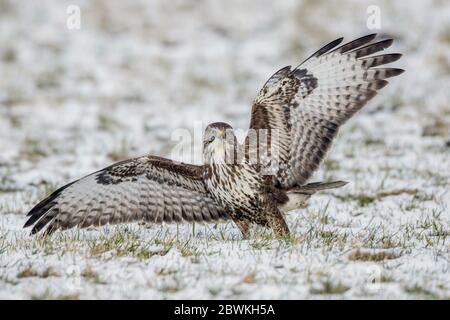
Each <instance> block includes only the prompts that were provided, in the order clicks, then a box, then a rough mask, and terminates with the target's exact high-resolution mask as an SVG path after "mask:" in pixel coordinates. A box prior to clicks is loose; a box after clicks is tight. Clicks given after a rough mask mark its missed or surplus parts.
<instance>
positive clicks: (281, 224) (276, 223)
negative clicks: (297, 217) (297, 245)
mask: <svg viewBox="0 0 450 320" xmlns="http://www.w3.org/2000/svg"><path fill="white" fill-rule="evenodd" d="M263 210H264V211H265V213H266V218H267V223H268V225H269V227H270V228H272V230H273V231H274V232H275V234H276V235H277V237H280V238H283V237H287V236H289V234H290V232H289V227H288V225H287V224H286V221H285V220H284V218H283V214H282V213H281V211H280V210H278V207H277V205H276V204H275V203H273V202H272V201H267V202H265V204H264V207H263Z"/></svg>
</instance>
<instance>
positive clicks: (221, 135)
mask: <svg viewBox="0 0 450 320" xmlns="http://www.w3.org/2000/svg"><path fill="white" fill-rule="evenodd" d="M217 136H218V137H219V138H223V137H225V130H219V131H218V132H217Z"/></svg>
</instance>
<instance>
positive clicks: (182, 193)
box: [24, 157, 228, 234]
mask: <svg viewBox="0 0 450 320" xmlns="http://www.w3.org/2000/svg"><path fill="white" fill-rule="evenodd" d="M202 174H203V167H202V166H195V165H189V164H182V163H175V162H173V161H170V160H167V159H163V158H159V157H141V158H135V159H130V160H127V161H123V162H119V163H117V164H114V165H112V166H110V167H107V168H105V169H103V170H100V171H97V172H95V173H93V174H90V175H88V176H86V177H84V178H82V179H79V180H76V181H74V182H72V183H69V184H67V185H66V186H64V187H61V188H59V189H58V190H56V191H55V192H53V193H52V194H51V195H50V196H48V197H47V198H46V199H44V200H43V201H41V202H40V203H38V204H37V205H36V206H34V208H32V209H31V210H30V212H29V213H28V217H29V218H28V221H27V222H26V223H25V226H24V227H29V226H33V227H32V231H31V232H32V233H33V234H34V233H37V232H39V231H41V230H44V229H45V232H46V233H51V232H53V231H55V230H57V229H68V228H72V227H75V226H79V227H82V228H83V227H88V226H92V225H93V226H100V225H105V224H108V223H109V224H116V223H123V222H131V221H148V222H154V223H161V222H172V221H177V222H180V221H183V220H184V221H194V220H195V221H198V222H202V221H210V220H218V219H227V218H228V215H227V214H226V212H225V211H224V210H223V208H222V207H220V205H218V204H217V203H216V202H215V201H214V200H213V199H212V198H211V197H210V195H209V193H208V191H207V189H206V187H205V185H204V182H203V178H202Z"/></svg>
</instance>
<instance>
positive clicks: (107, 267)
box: [0, 0, 450, 299]
mask: <svg viewBox="0 0 450 320" xmlns="http://www.w3.org/2000/svg"><path fill="white" fill-rule="evenodd" d="M69 5H78V6H79V7H80V9H81V29H79V30H69V29H68V28H67V27H66V19H67V17H68V15H67V13H66V9H67V7H68V6H69ZM369 5H377V6H378V7H379V8H380V14H381V16H380V17H381V27H382V28H381V30H368V28H367V27H366V20H367V18H368V16H369V15H368V14H367V12H366V9H367V7H368V6H369ZM373 31H378V32H379V33H380V34H382V35H385V36H386V35H387V36H392V37H394V38H395V43H394V45H393V48H392V49H390V52H401V53H403V54H404V57H403V58H402V59H401V60H400V61H399V62H398V63H396V65H395V66H396V67H400V68H403V69H405V70H406V72H405V73H404V74H402V75H401V76H399V77H396V78H394V79H392V80H391V81H390V82H391V84H390V85H388V86H387V87H386V88H385V89H384V90H382V93H381V94H380V95H379V96H377V97H376V98H375V99H374V100H372V101H371V102H370V103H369V105H368V106H367V107H366V108H365V109H364V110H363V111H362V112H361V113H359V114H358V115H357V116H356V117H354V118H353V119H352V120H351V121H350V122H349V123H347V124H346V125H345V126H344V127H343V130H341V132H340V136H339V137H338V139H337V140H336V143H335V144H334V146H333V148H332V151H331V152H330V153H329V156H328V158H327V160H326V161H325V162H324V164H323V165H322V168H321V170H320V172H318V173H317V175H316V176H315V179H314V180H319V179H341V180H346V181H349V182H350V183H349V184H348V185H347V186H345V187H344V188H341V189H338V190H333V191H332V192H326V193H321V194H319V195H317V196H316V197H314V198H313V199H312V201H311V202H310V205H309V207H308V208H307V209H305V210H302V211H298V212H292V213H291V214H290V215H289V217H288V223H289V226H290V228H291V231H292V232H293V233H294V234H295V237H294V238H293V239H292V240H291V241H278V240H273V239H272V234H271V233H270V232H268V231H266V230H260V229H256V230H254V234H253V236H252V237H251V239H250V240H245V241H244V240H241V237H240V234H239V231H238V230H237V228H235V227H234V226H233V225H232V224H231V223H227V224H218V225H214V224H208V225H198V224H197V225H192V224H191V225H189V224H185V225H178V226H177V225H163V226H158V225H143V224H130V225H122V226H119V227H105V228H97V229H88V230H74V231H69V232H65V233H60V232H58V233H56V234H55V235H53V236H51V237H48V238H43V237H31V236H29V230H23V229H22V225H23V224H24V222H25V214H26V213H27V211H28V210H29V209H30V208H31V206H32V205H33V204H35V203H36V202H37V201H38V200H39V199H42V198H43V197H44V196H45V195H46V194H48V193H50V192H51V191H52V190H54V189H55V188H56V187H57V186H60V185H62V184H65V183H67V182H69V181H71V180H73V179H76V178H79V177H81V176H83V175H85V174H87V173H90V172H92V171H94V170H97V169H100V168H102V167H105V166H107V165H109V164H111V163H113V162H115V161H118V160H121V159H125V158H128V157H133V156H138V155H144V154H147V153H150V154H156V155H161V156H166V157H171V158H178V159H179V160H185V161H191V162H196V163H199V162H200V159H201V158H200V157H199V155H200V152H201V145H200V141H201V132H202V126H203V127H204V126H206V125H207V124H208V123H209V122H213V121H226V122H229V123H230V124H232V125H233V127H235V128H240V129H246V128H247V126H248V122H249V114H250V106H251V101H252V99H253V98H254V96H255V95H256V93H257V92H258V90H259V89H260V87H261V86H262V84H263V83H264V82H265V80H266V79H267V78H268V77H269V76H270V75H271V74H272V73H273V72H274V71H275V70H277V69H279V68H280V67H283V66H285V65H289V64H295V63H299V62H301V61H302V60H303V58H305V57H306V56H307V55H308V54H310V53H312V52H313V51H315V50H316V49H318V48H319V47H320V46H321V45H323V44H325V43H327V42H329V41H331V40H333V39H335V38H338V37H340V36H345V37H346V40H351V39H352V38H354V37H357V36H361V35H364V34H368V33H371V32H373ZM449 88H450V2H448V1H437V0H436V1H401V2H400V1H396V2H394V1H378V0H375V1H372V0H371V1H367V2H365V1H356V0H355V1H347V2H342V1H340V2H339V3H338V2H332V1H327V2H324V3H323V4H321V3H320V2H318V1H313V0H304V1H293V0H291V1H277V2H276V5H275V4H274V1H268V0H267V1H258V2H257V1H250V0H248V1H242V0H239V1H238V0H235V1H222V2H219V1H213V0H211V1H206V0H204V1H181V0H176V1H163V0H161V1H144V0H142V1H106V0H104V1H87V0H86V1H81V0H72V1H56V0H55V1H48V0H45V1H31V0H29V1H25V0H24V1H12V0H10V1H8V0H0V298H3V299H11V298H19V299H30V298H31V299H45V298H59V299H99V298H106V299H110V298H138V299H165V298H169V299H171V298H185V299H193V298H199V299H203V298H213V299H214V298H225V299H229V298H237V299H241V298H242V299H243V298H250V299H272V298H280V299H303V298H307V299H323V298H324V299H329V298H332V299H335V298H339V299H340V298H345V299H347V298H368V299H372V298H382V299H391V298H395V299H397V298H398V299H404V298H418V299H423V298H431V299H436V298H441V299H442V298H443V299H449V298H450V90H449ZM181 129H184V131H180V130H181ZM186 130H187V132H191V133H193V134H192V140H189V139H187V140H183V141H182V143H183V147H185V149H184V150H188V151H190V153H189V155H191V157H188V159H186V154H185V155H184V157H181V155H179V154H177V153H176V152H175V151H174V150H178V149H179V148H178V147H179V146H180V141H179V140H177V138H179V136H180V135H179V133H180V132H182V133H183V132H186ZM194 133H195V134H194ZM191 145H194V147H193V148H192V149H190V147H191ZM174 147H177V148H174ZM181 158H183V159H181Z"/></svg>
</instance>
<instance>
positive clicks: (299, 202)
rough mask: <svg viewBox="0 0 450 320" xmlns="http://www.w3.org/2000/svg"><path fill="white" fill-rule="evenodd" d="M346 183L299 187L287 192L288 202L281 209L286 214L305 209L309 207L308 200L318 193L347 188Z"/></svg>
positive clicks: (314, 184) (338, 182) (314, 183)
mask: <svg viewBox="0 0 450 320" xmlns="http://www.w3.org/2000/svg"><path fill="white" fill-rule="evenodd" d="M346 184H347V182H345V181H333V182H312V183H308V184H305V185H303V186H297V187H294V188H291V189H289V190H287V191H286V193H287V196H288V201H287V202H286V203H284V204H283V205H281V206H280V207H279V209H280V210H281V211H282V212H284V213H286V212H288V211H291V210H294V209H300V208H305V207H306V206H307V205H308V200H309V198H310V197H311V195H313V194H314V193H316V192H317V191H321V190H326V189H334V188H340V187H342V186H345V185H346Z"/></svg>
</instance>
